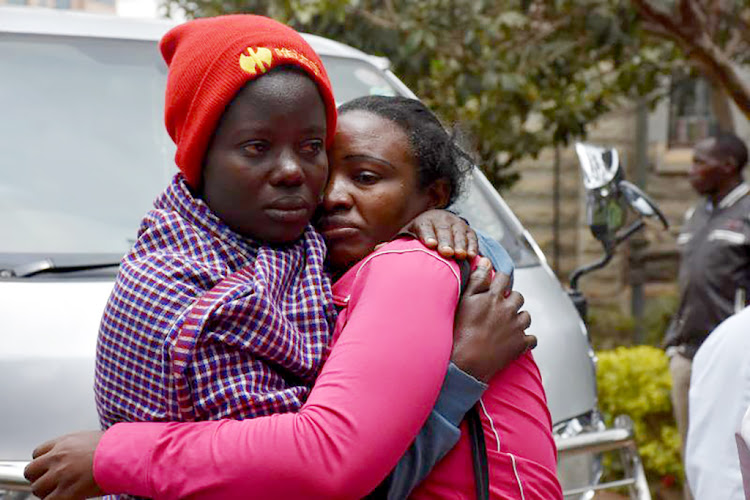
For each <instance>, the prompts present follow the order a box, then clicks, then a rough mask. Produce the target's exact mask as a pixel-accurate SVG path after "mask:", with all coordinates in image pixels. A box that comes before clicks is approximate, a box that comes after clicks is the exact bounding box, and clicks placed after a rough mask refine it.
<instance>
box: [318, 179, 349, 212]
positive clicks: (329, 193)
mask: <svg viewBox="0 0 750 500" xmlns="http://www.w3.org/2000/svg"><path fill="white" fill-rule="evenodd" d="M352 202H353V200H352V197H351V193H350V192H349V189H348V183H347V182H346V179H345V178H344V176H341V175H336V174H331V177H330V178H329V179H328V184H327V185H326V188H325V191H324V192H323V208H325V210H326V211H332V210H337V209H339V210H340V209H348V208H351V206H352Z"/></svg>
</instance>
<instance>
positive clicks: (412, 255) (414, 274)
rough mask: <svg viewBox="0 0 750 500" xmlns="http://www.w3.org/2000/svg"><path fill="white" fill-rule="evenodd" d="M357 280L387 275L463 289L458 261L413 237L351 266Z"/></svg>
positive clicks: (382, 248)
mask: <svg viewBox="0 0 750 500" xmlns="http://www.w3.org/2000/svg"><path fill="white" fill-rule="evenodd" d="M351 271H353V272H354V273H355V277H354V279H355V282H357V281H363V280H367V279H371V278H372V277H373V276H380V275H384V274H388V275H390V276H396V277H397V278H398V279H399V280H400V281H404V280H411V281H419V282H422V283H425V284H448V285H449V286H453V287H456V288H457V290H458V291H459V292H460V289H461V272H460V270H459V267H458V264H457V263H456V262H455V261H452V260H448V259H445V258H444V257H441V256H440V255H439V254H438V253H437V252H435V251H434V250H430V249H428V248H427V247H425V246H424V245H422V244H421V243H420V242H419V241H417V240H414V239H406V238H400V239H397V240H394V241H391V242H389V243H387V244H385V245H384V246H382V247H380V248H379V249H378V250H376V251H374V252H373V253H371V254H370V255H368V256H367V257H365V258H364V259H362V261H360V263H359V264H357V265H356V266H355V268H354V269H352V270H351Z"/></svg>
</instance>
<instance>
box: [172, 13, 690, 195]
mask: <svg viewBox="0 0 750 500" xmlns="http://www.w3.org/2000/svg"><path fill="white" fill-rule="evenodd" d="M165 1H166V2H167V4H166V8H167V10H168V11H169V10H170V9H172V8H175V7H179V8H182V9H184V10H185V11H186V13H187V14H188V15H189V16H206V15H216V14H220V13H229V12H254V13H258V14H265V15H268V16H271V17H274V18H276V19H279V20H281V21H283V22H286V23H289V24H290V25H292V26H293V27H295V28H297V29H299V30H301V31H306V32H309V33H315V34H319V35H323V36H327V37H330V38H333V39H336V40H339V41H342V42H344V43H347V44H350V45H353V46H355V47H358V48H360V49H362V50H364V51H366V52H370V53H375V54H378V55H383V56H386V57H388V58H389V59H390V60H391V62H392V64H393V69H394V72H395V73H396V74H397V75H399V76H400V77H401V78H402V79H403V80H404V82H405V83H406V84H407V85H408V86H409V87H410V88H411V89H412V90H414V91H415V92H416V93H417V95H419V96H420V98H422V99H423V100H424V101H425V102H426V103H427V104H428V105H430V106H431V107H432V108H433V109H435V110H436V111H437V112H438V114H439V115H441V116H442V117H443V119H444V120H445V121H446V122H448V123H453V124H456V125H458V126H459V127H460V128H461V130H462V132H463V135H465V136H468V137H469V138H471V142H472V144H471V145H472V147H473V148H474V149H475V150H476V151H477V153H478V156H479V158H478V160H479V164H480V165H482V167H483V169H484V171H485V173H487V174H488V177H489V178H490V180H492V181H493V183H495V185H496V186H502V185H507V184H508V183H509V182H511V181H512V180H513V177H512V176H510V177H509V176H508V174H507V171H506V167H508V166H509V165H511V164H512V163H513V162H514V161H516V160H518V159H520V158H523V157H525V156H529V155H531V156H535V155H537V154H538V153H539V152H540V151H541V150H542V149H543V148H545V147H547V146H550V145H553V144H561V143H563V144H564V143H566V142H568V141H569V140H570V139H571V138H574V137H580V136H582V135H584V134H585V131H586V126H587V125H588V124H589V123H590V122H592V121H593V120H595V119H596V118H597V117H599V116H601V115H602V114H603V113H606V112H607V111H609V110H611V109H613V108H614V107H617V106H619V105H620V104H621V102H622V99H623V98H626V97H633V96H642V95H647V94H649V93H650V92H651V91H652V90H654V89H655V88H657V87H658V86H659V83H660V76H661V75H664V74H668V73H669V72H670V71H671V67H672V61H673V60H674V57H675V55H676V53H675V51H674V50H673V48H672V45H670V44H667V43H663V42H659V43H652V42H651V41H649V40H648V39H647V38H646V37H644V36H643V32H642V30H641V27H640V25H639V21H638V17H637V15H636V14H635V12H634V11H633V10H632V8H631V7H630V3H629V2H627V1H626V0H499V1H498V0H419V1H416V0H415V1H409V2H393V1H391V0H279V1H275V2H268V1H264V0H165Z"/></svg>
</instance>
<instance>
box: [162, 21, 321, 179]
mask: <svg viewBox="0 0 750 500" xmlns="http://www.w3.org/2000/svg"><path fill="white" fill-rule="evenodd" d="M159 48H160V49H161V53H162V56H163V57H164V60H165V61H166V62H167V66H169V74H168V76H167V93H166V102H165V110H164V120H165V122H166V125H167V132H169V135H170V137H172V140H173V141H174V142H175V144H176V145H177V153H176V154H175V162H176V163H177V167H178V168H179V169H180V170H181V171H182V173H183V175H184V176H185V178H186V179H187V182H188V184H189V185H190V186H192V187H193V188H197V187H198V186H199V185H200V182H201V170H202V166H203V159H204V157H205V155H206V149H207V148H208V145H209V142H210V141H211V138H212V136H213V133H214V130H215V129H216V126H217V125H218V122H219V119H220V118H221V115H222V114H223V113H224V110H225V109H226V107H227V105H228V104H229V103H230V102H231V101H232V99H233V98H234V96H235V95H236V94H237V92H239V91H240V89H242V87H243V86H244V85H245V83H247V82H248V81H249V80H252V79H254V78H257V77H259V76H262V75H264V74H265V73H267V72H268V71H270V70H271V69H272V68H275V67H277V66H281V65H294V66H297V67H299V68H300V69H302V70H303V71H305V73H307V74H308V76H309V77H310V78H311V79H312V80H313V81H314V82H315V83H316V84H317V86H318V90H319V91H320V95H321V97H322V98H323V103H324V104H325V107H326V123H327V130H326V145H327V146H330V145H331V142H332V141H333V136H334V134H335V132H336V102H335V100H334V98H333V91H332V89H331V82H330V81H329V80H328V75H327V74H326V70H325V68H323V63H322V62H321V61H320V58H319V57H318V55H317V54H316V53H315V52H314V51H313V49H312V48H311V47H310V45H308V43H307V42H306V41H305V40H304V39H303V38H302V36H301V35H300V34H299V33H297V32H296V31H294V30H293V29H292V28H290V27H288V26H285V25H283V24H281V23H279V22H277V21H274V20H273V19H269V18H267V17H262V16H254V15H249V14H238V15H231V16H218V17H208V18H202V19H196V20H193V21H188V22H186V23H184V24H181V25H179V26H177V27H175V28H173V29H171V30H170V31H169V32H168V33H167V34H166V35H164V37H163V38H162V39H161V42H160V44H159Z"/></svg>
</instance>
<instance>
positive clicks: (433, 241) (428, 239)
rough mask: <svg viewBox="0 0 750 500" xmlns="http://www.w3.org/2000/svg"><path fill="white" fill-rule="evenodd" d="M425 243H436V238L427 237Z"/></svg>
mask: <svg viewBox="0 0 750 500" xmlns="http://www.w3.org/2000/svg"><path fill="white" fill-rule="evenodd" d="M426 243H427V244H428V245H437V240H436V239H435V238H427V240H426Z"/></svg>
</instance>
